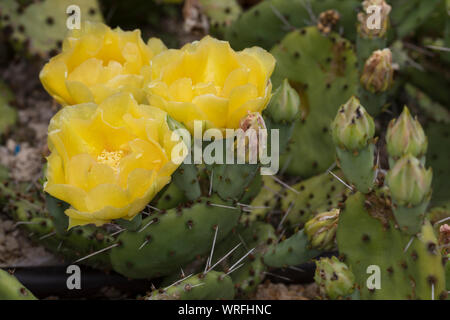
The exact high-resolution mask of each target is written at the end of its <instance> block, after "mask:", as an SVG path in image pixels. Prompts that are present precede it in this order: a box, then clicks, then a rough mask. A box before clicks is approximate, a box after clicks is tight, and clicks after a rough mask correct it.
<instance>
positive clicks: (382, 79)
mask: <svg viewBox="0 0 450 320" xmlns="http://www.w3.org/2000/svg"><path fill="white" fill-rule="evenodd" d="M360 81H361V84H362V85H363V87H364V88H365V89H366V90H367V91H370V92H372V93H379V92H384V91H386V90H387V89H388V88H389V87H391V86H392V83H393V82H394V68H393V67H392V52H391V50H390V49H383V50H377V51H375V52H373V53H372V55H371V56H370V57H369V59H367V61H366V64H365V65H364V70H363V73H362V75H361V79H360Z"/></svg>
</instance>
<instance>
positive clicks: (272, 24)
mask: <svg viewBox="0 0 450 320" xmlns="http://www.w3.org/2000/svg"><path fill="white" fill-rule="evenodd" d="M359 5H360V2H359V1H356V0H345V1H335V0H309V1H306V0H267V1H262V2H261V3H260V4H258V5H256V6H254V7H253V8H251V9H249V10H247V11H246V12H244V13H243V14H242V15H241V16H240V17H239V19H237V20H236V21H235V22H234V23H233V24H232V25H231V27H230V28H228V29H227V30H226V33H225V39H226V40H228V41H230V43H231V45H232V47H233V48H234V49H239V50H240V49H244V48H247V47H251V46H253V45H258V46H260V47H263V48H265V49H267V50H269V49H270V48H271V47H272V46H273V45H275V44H276V43H277V42H278V40H279V39H281V38H283V36H284V35H286V34H287V33H288V32H290V31H292V30H293V29H295V28H302V27H305V26H308V25H314V24H315V23H316V21H315V20H314V19H317V18H318V16H319V14H320V13H321V12H323V11H326V10H329V9H334V10H336V11H338V12H339V14H340V16H341V18H340V21H339V23H338V24H337V26H336V30H339V29H341V30H343V31H344V33H345V36H346V37H347V38H349V39H354V38H355V34H356V32H355V23H356V13H355V12H356V11H355V10H356V9H357V8H358V7H359ZM309 10H310V11H311V12H312V13H313V15H314V17H312V16H311V15H310V13H309V12H308V11H309Z"/></svg>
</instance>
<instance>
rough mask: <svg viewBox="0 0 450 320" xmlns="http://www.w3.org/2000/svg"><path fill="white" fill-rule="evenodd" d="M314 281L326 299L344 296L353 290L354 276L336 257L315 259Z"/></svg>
mask: <svg viewBox="0 0 450 320" xmlns="http://www.w3.org/2000/svg"><path fill="white" fill-rule="evenodd" d="M314 281H315V282H316V283H317V284H318V285H319V289H320V294H321V295H322V296H323V297H325V298H328V299H338V298H344V297H346V296H349V295H351V294H352V293H353V291H354V290H355V286H354V284H355V276H354V275H353V273H352V272H351V271H350V269H349V268H348V267H347V265H346V264H345V263H343V262H340V261H339V260H338V259H337V258H336V257H331V259H330V258H321V259H320V260H317V261H316V272H315V274H314Z"/></svg>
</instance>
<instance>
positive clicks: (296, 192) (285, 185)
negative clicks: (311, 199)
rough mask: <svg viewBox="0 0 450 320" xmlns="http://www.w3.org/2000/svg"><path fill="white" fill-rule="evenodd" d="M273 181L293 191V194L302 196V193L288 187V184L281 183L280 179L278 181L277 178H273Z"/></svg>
mask: <svg viewBox="0 0 450 320" xmlns="http://www.w3.org/2000/svg"><path fill="white" fill-rule="evenodd" d="M271 177H272V179H273V180H275V181H276V182H278V183H279V184H281V185H282V186H283V187H285V188H288V189H289V190H291V191H292V192H294V193H295V194H300V192H298V191H297V190H295V189H294V188H292V187H291V186H290V185H288V184H287V183H284V182H283V181H281V180H280V179H278V178H277V177H275V176H271Z"/></svg>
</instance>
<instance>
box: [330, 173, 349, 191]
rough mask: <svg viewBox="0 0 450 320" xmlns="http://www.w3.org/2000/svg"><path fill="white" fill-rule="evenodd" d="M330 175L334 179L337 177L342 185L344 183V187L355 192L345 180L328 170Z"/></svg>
mask: <svg viewBox="0 0 450 320" xmlns="http://www.w3.org/2000/svg"><path fill="white" fill-rule="evenodd" d="M328 173H329V174H331V175H332V176H333V177H335V178H336V179H337V180H338V181H339V182H340V183H342V184H343V185H344V186H346V187H347V188H349V189H350V190H351V191H353V188H352V187H351V186H350V185H348V184H347V183H345V181H344V180H342V179H341V178H339V177H338V176H337V175H335V174H334V173H333V172H331V171H330V170H328Z"/></svg>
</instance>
